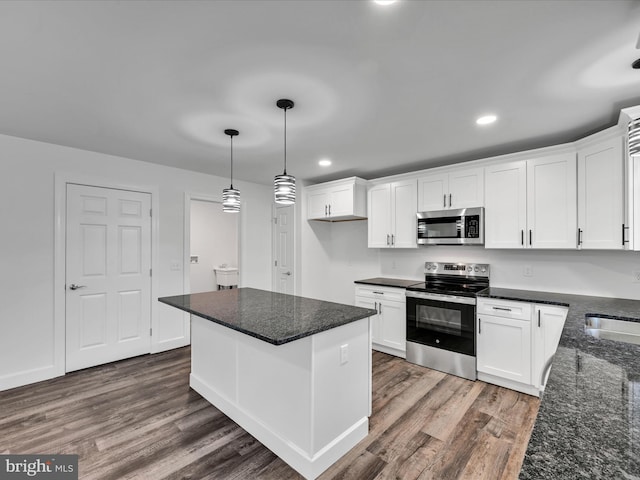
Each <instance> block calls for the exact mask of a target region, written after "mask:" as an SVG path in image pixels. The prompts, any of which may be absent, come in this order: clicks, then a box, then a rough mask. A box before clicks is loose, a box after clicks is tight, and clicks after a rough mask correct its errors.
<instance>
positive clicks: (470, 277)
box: [407, 262, 489, 297]
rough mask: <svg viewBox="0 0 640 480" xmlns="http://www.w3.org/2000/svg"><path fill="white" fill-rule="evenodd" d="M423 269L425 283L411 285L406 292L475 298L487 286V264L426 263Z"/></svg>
mask: <svg viewBox="0 0 640 480" xmlns="http://www.w3.org/2000/svg"><path fill="white" fill-rule="evenodd" d="M424 268H425V270H424V273H425V281H424V282H423V283H417V284H415V285H411V286H410V287H407V290H410V291H414V292H429V293H440V294H443V295H457V296H461V297H475V296H476V293H478V292H479V291H481V290H484V289H485V288H487V287H488V286H489V265H487V264H476V263H470V264H465V263H436V262H427V263H425V265H424Z"/></svg>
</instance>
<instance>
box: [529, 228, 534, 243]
mask: <svg viewBox="0 0 640 480" xmlns="http://www.w3.org/2000/svg"><path fill="white" fill-rule="evenodd" d="M531 232H532V230H529V245H532V244H533V242H532V241H531V239H532V237H533V235H532V233H531Z"/></svg>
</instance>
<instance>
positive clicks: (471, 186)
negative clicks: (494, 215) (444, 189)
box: [447, 168, 484, 208]
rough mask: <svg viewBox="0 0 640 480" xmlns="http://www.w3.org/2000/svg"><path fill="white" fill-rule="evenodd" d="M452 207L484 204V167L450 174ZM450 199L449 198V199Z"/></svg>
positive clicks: (450, 205)
mask: <svg viewBox="0 0 640 480" xmlns="http://www.w3.org/2000/svg"><path fill="white" fill-rule="evenodd" d="M449 195H450V197H449V198H450V199H451V201H450V202H449V201H448V202H447V205H448V206H449V207H450V208H468V207H482V206H484V168H472V169H468V170H460V171H459V172H451V173H450V174H449ZM447 200H449V199H447Z"/></svg>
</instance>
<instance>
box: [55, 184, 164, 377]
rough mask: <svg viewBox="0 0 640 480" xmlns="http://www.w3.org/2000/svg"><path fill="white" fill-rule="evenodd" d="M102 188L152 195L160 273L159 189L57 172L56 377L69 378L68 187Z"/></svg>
mask: <svg viewBox="0 0 640 480" xmlns="http://www.w3.org/2000/svg"><path fill="white" fill-rule="evenodd" d="M69 183H72V184H78V185H86V186H90V187H102V188H110V189H115V190H130V191H134V192H141V193H148V194H150V195H151V210H152V212H153V214H152V216H151V269H152V271H153V272H159V271H160V270H159V257H158V250H159V239H158V218H159V212H160V198H159V188H158V187H157V186H151V185H138V184H128V183H122V182H121V181H119V180H113V179H110V178H106V177H101V176H96V175H87V174H82V173H71V172H56V173H55V185H54V240H53V248H54V266H53V272H54V274H53V275H54V279H53V290H54V291H53V312H54V313H53V325H54V349H53V350H54V353H53V357H54V358H53V362H54V374H55V376H60V375H64V374H65V362H66V359H65V349H66V341H65V332H66V288H65V282H66V278H65V276H66V255H67V252H66V245H67V228H66V227H67V184H69ZM157 296H158V275H157V274H155V275H152V276H151V328H152V335H151V353H155V352H156V351H157V348H156V346H157V345H156V344H157V340H158V336H157V332H158V331H159V330H158V325H157V323H158V302H154V301H153V299H154V298H157Z"/></svg>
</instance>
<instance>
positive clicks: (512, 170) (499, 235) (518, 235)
mask: <svg viewBox="0 0 640 480" xmlns="http://www.w3.org/2000/svg"><path fill="white" fill-rule="evenodd" d="M484 200H485V212H484V214H485V216H484V232H485V233H484V235H485V237H484V243H485V248H524V243H525V230H526V228H527V164H526V162H524V161H519V162H509V163H503V164H499V165H491V166H488V167H486V168H485V198H484Z"/></svg>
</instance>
